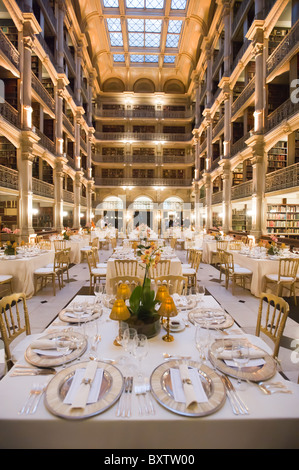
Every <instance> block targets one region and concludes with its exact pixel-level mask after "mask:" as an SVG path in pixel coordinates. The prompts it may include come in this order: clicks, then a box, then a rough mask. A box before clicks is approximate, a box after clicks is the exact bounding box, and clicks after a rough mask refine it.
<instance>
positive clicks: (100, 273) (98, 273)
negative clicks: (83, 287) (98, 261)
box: [91, 268, 107, 276]
mask: <svg viewBox="0 0 299 470" xmlns="http://www.w3.org/2000/svg"><path fill="white" fill-rule="evenodd" d="M91 272H92V274H94V275H95V276H106V273H107V270H106V269H102V268H93V269H92V270H91Z"/></svg>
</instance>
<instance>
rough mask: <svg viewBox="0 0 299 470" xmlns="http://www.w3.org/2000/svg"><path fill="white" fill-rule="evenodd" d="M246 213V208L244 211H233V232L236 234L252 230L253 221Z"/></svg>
mask: <svg viewBox="0 0 299 470" xmlns="http://www.w3.org/2000/svg"><path fill="white" fill-rule="evenodd" d="M246 212H247V208H246V206H245V207H244V208H243V209H239V210H238V209H233V210H232V230H234V231H236V232H249V231H250V230H251V224H252V219H251V217H250V216H248V215H247V213H246Z"/></svg>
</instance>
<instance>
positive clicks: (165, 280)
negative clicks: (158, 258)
mask: <svg viewBox="0 0 299 470" xmlns="http://www.w3.org/2000/svg"><path fill="white" fill-rule="evenodd" d="M155 284H156V286H157V287H158V286H159V285H162V284H166V286H167V288H168V292H169V294H170V295H173V294H179V295H184V294H187V287H188V278H187V277H185V276H172V275H168V276H159V277H156V278H155Z"/></svg>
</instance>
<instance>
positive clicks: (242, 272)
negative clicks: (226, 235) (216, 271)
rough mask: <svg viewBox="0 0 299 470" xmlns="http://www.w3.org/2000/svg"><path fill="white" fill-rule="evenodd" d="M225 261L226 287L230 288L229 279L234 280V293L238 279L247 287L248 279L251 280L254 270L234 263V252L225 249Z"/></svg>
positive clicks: (233, 292)
mask: <svg viewBox="0 0 299 470" xmlns="http://www.w3.org/2000/svg"><path fill="white" fill-rule="evenodd" d="M224 261H225V288H226V289H228V286H229V281H230V279H231V281H232V294H233V295H234V294H235V286H236V284H237V281H240V284H241V286H242V287H243V288H244V289H245V288H246V281H251V279H252V274H253V273H252V271H250V269H247V268H243V267H242V266H237V265H236V264H234V257H233V255H232V253H229V252H227V251H224Z"/></svg>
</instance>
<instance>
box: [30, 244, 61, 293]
mask: <svg viewBox="0 0 299 470" xmlns="http://www.w3.org/2000/svg"><path fill="white" fill-rule="evenodd" d="M63 256H64V250H60V251H56V252H55V256H54V263H53V265H51V264H50V265H48V266H44V267H41V268H38V269H36V270H35V271H34V295H36V293H37V290H38V283H39V281H40V283H41V285H40V289H42V288H43V287H45V286H46V285H47V284H48V282H49V281H50V282H52V286H53V294H54V295H56V279H58V285H59V289H61V288H62V287H63Z"/></svg>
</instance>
